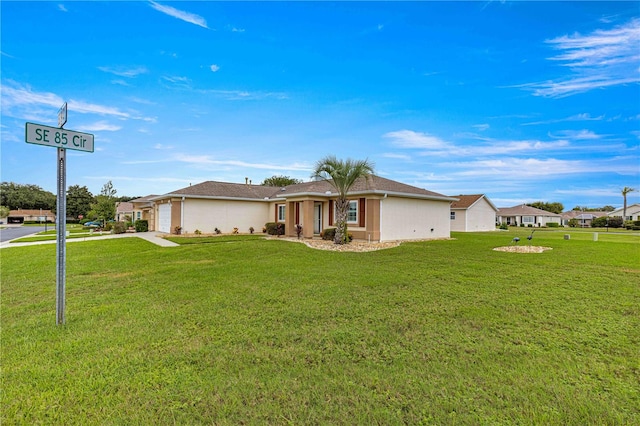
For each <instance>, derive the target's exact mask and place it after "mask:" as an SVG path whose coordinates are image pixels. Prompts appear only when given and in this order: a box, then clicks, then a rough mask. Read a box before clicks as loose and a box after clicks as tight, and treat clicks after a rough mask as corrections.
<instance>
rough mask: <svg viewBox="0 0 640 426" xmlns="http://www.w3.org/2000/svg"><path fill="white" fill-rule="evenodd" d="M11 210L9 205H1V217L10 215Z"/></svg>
mask: <svg viewBox="0 0 640 426" xmlns="http://www.w3.org/2000/svg"><path fill="white" fill-rule="evenodd" d="M10 212H11V210H9V207H6V206H0V219H4V218H5V217H7V216H9V213H10Z"/></svg>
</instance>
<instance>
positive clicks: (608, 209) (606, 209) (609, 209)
mask: <svg viewBox="0 0 640 426" xmlns="http://www.w3.org/2000/svg"><path fill="white" fill-rule="evenodd" d="M615 209H616V208H615V207H613V206H604V207H596V208H590V207H583V206H575V207H574V208H572V209H571V210H574V211H580V212H612V211H614V210H615Z"/></svg>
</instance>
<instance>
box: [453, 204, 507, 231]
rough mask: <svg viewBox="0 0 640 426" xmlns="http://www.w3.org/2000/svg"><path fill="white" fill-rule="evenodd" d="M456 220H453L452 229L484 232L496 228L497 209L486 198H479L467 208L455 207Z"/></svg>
mask: <svg viewBox="0 0 640 426" xmlns="http://www.w3.org/2000/svg"><path fill="white" fill-rule="evenodd" d="M452 211H455V212H456V218H455V220H452V221H451V230H452V231H458V232H484V231H494V230H495V229H496V211H495V210H494V209H493V207H491V205H490V204H489V203H488V202H487V200H485V199H484V198H482V199H480V200H478V202H476V203H475V204H473V205H472V206H470V207H469V208H468V209H467V210H463V209H453V210H452Z"/></svg>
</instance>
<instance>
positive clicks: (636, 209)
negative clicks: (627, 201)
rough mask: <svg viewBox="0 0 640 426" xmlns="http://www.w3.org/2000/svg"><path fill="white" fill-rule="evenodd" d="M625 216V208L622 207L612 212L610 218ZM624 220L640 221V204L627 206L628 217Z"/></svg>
mask: <svg viewBox="0 0 640 426" xmlns="http://www.w3.org/2000/svg"><path fill="white" fill-rule="evenodd" d="M623 214H624V208H623V207H620V208H619V209H616V210H614V211H612V212H609V217H622V215H623ZM622 219H623V220H640V203H636V204H631V205H630V206H627V217H624V218H622Z"/></svg>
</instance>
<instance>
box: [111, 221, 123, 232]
mask: <svg viewBox="0 0 640 426" xmlns="http://www.w3.org/2000/svg"><path fill="white" fill-rule="evenodd" d="M112 227H113V233H114V234H124V233H125V232H127V225H126V224H125V223H124V222H114V223H113V225H112Z"/></svg>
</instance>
